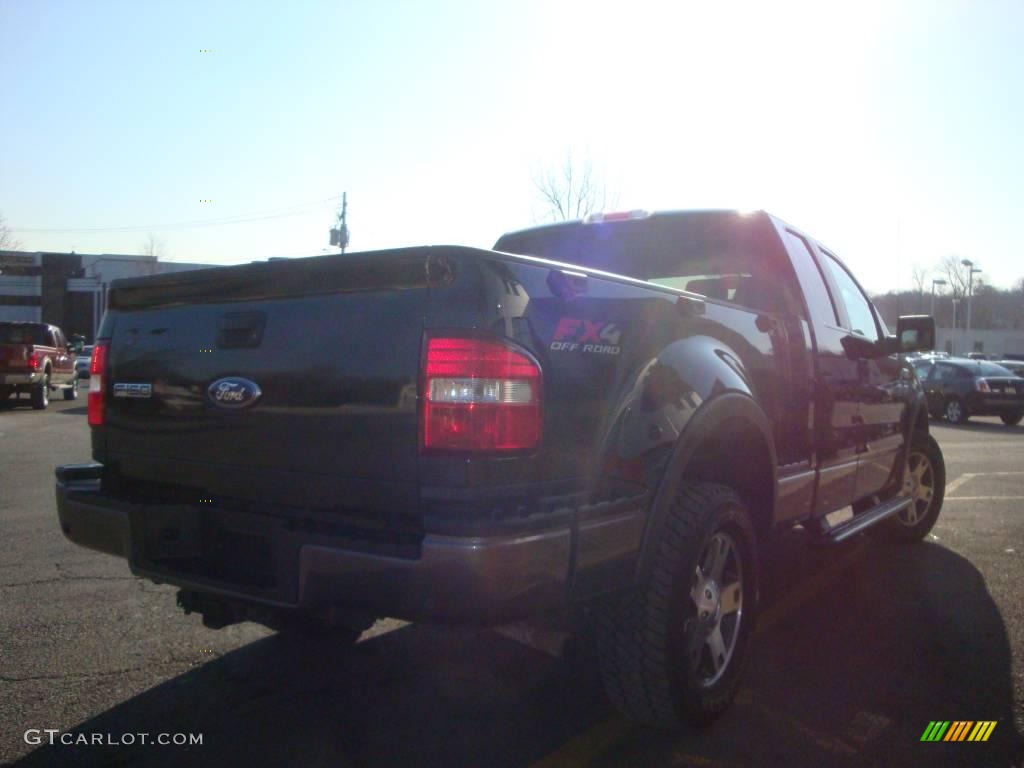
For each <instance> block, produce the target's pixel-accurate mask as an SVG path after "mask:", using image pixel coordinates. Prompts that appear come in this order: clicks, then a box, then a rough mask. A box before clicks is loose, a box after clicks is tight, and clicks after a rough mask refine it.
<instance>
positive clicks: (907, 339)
mask: <svg viewBox="0 0 1024 768" xmlns="http://www.w3.org/2000/svg"><path fill="white" fill-rule="evenodd" d="M896 337H897V338H898V339H899V346H900V349H899V351H900V352H904V353H905V352H927V351H930V350H932V349H935V318H934V317H932V316H931V315H903V316H901V317H900V318H899V320H897V321H896Z"/></svg>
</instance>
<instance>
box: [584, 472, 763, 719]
mask: <svg viewBox="0 0 1024 768" xmlns="http://www.w3.org/2000/svg"><path fill="white" fill-rule="evenodd" d="M756 600H757V557H756V545H755V537H754V529H753V526H752V524H751V522H750V516H749V515H748V513H747V510H746V507H745V506H744V505H743V502H742V501H741V500H740V498H739V496H738V495H737V493H736V492H735V491H734V490H733V489H732V488H729V487H726V486H724V485H718V484H713V483H692V484H683V485H682V486H681V487H680V489H679V491H678V493H677V495H676V498H675V499H674V501H673V504H672V508H671V511H670V513H669V516H668V519H667V520H666V521H665V523H664V528H663V530H662V531H661V535H660V537H659V543H658V544H657V551H656V552H655V553H654V562H653V567H652V572H651V574H650V576H649V577H648V579H647V580H646V582H645V583H643V584H642V585H641V586H640V587H639V588H638V591H637V592H631V593H629V594H627V595H621V596H616V597H614V598H607V599H605V600H604V601H602V602H601V603H600V604H599V605H598V606H596V610H595V611H594V619H595V623H594V631H595V640H596V646H597V652H598V657H599V661H600V666H601V676H602V679H603V681H604V686H605V690H606V692H607V694H608V698H609V699H610V700H611V702H612V703H613V704H614V705H615V706H616V707H617V708H618V709H619V710H621V711H622V712H623V713H624V714H625V715H626V716H627V717H629V718H631V719H633V720H636V721H638V722H642V723H645V724H648V725H654V726H659V727H664V728H677V727H678V726H679V725H680V724H684V723H685V724H693V725H703V724H706V723H708V722H710V721H711V720H713V719H714V718H715V717H717V716H718V715H720V714H721V713H722V712H724V711H725V710H726V708H727V707H728V706H729V704H730V703H732V700H733V698H734V697H735V695H736V691H737V690H738V688H739V684H740V674H741V671H742V668H743V664H744V660H745V657H746V652H747V646H748V644H749V640H750V635H751V632H752V630H753V625H754V613H755V610H756Z"/></svg>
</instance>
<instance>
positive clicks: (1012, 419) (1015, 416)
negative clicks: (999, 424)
mask: <svg viewBox="0 0 1024 768" xmlns="http://www.w3.org/2000/svg"><path fill="white" fill-rule="evenodd" d="M1021 417H1024V412H1021V411H1017V412H1015V413H1001V414H999V418H1000V419H1002V420H1003V424H1005V425H1006V426H1008V427H1012V426H1014V425H1016V424H1020V420H1021Z"/></svg>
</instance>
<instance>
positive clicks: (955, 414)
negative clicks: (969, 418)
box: [946, 400, 964, 424]
mask: <svg viewBox="0 0 1024 768" xmlns="http://www.w3.org/2000/svg"><path fill="white" fill-rule="evenodd" d="M963 415H964V409H963V406H962V405H960V401H959V400H950V401H949V402H948V403H946V418H947V419H949V421H951V422H952V423H953V424H959V423H960V420H961V419H962V418H963Z"/></svg>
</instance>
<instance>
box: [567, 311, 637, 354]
mask: <svg viewBox="0 0 1024 768" xmlns="http://www.w3.org/2000/svg"><path fill="white" fill-rule="evenodd" d="M621 335H622V331H621V330H620V329H619V326H617V325H616V324H615V323H608V322H605V321H604V320H584V319H582V318H579V317H563V318H561V319H560V320H559V321H558V327H557V328H555V338H554V340H553V341H552V342H551V346H550V349H551V350H552V351H553V352H587V353H591V354H597V355H617V354H619V352H621V351H622V347H620V346H619V337H620V336H621Z"/></svg>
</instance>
